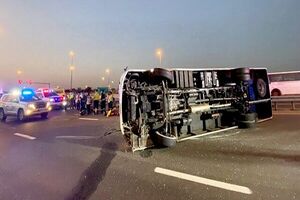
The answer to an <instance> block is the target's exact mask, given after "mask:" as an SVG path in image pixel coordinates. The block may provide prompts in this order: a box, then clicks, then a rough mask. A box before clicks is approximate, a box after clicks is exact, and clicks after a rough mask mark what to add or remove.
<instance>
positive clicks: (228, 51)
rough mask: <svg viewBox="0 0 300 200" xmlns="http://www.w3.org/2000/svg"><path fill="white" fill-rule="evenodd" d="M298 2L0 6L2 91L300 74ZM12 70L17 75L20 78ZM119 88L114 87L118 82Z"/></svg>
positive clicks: (110, 0) (150, 0) (98, 1)
mask: <svg viewBox="0 0 300 200" xmlns="http://www.w3.org/2000/svg"><path fill="white" fill-rule="evenodd" d="M299 10H300V1H299V0H264V1H263V0H219V1H217V0H205V1H204V0H203V1H202V0H194V1H192V0H186V1H183V0H181V1H179V0H172V1H171V0H168V1H167V0H119V1H114V0H106V1H103V0H93V1H92V0H81V1H80V0H72V1H71V0H69V1H67V0H48V1H46V0H26V1H25V0H0V88H1V87H4V88H8V87H10V86H11V85H12V84H16V82H17V79H19V78H20V79H22V80H25V79H32V80H33V81H40V82H51V84H52V86H57V85H59V86H62V87H69V85H70V72H69V67H68V65H69V63H70V59H69V56H68V53H69V51H70V50H73V51H74V52H75V58H74V65H75V71H74V84H73V86H75V87H79V86H81V87H84V86H85V85H89V86H92V87H95V86H100V85H103V84H104V83H103V81H102V80H101V77H102V76H106V75H105V69H107V68H109V69H110V70H111V74H110V79H111V80H114V81H115V82H116V83H117V82H118V80H119V78H120V75H121V73H122V71H123V67H124V66H129V68H151V67H155V66H158V65H159V61H158V59H157V57H156V56H155V49H157V48H161V49H163V58H162V65H163V66H164V67H201V68H205V67H228V66H232V67H239V66H261V67H268V69H269V71H286V70H300V11H299ZM17 70H21V71H22V74H21V75H20V77H17V73H16V72H17ZM115 86H116V84H115Z"/></svg>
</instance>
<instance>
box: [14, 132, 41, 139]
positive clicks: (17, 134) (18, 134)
mask: <svg viewBox="0 0 300 200" xmlns="http://www.w3.org/2000/svg"><path fill="white" fill-rule="evenodd" d="M14 135H15V136H19V137H22V138H26V139H29V140H35V139H36V137H32V136H30V135H24V134H21V133H14Z"/></svg>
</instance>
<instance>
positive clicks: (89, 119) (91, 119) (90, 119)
mask: <svg viewBox="0 0 300 200" xmlns="http://www.w3.org/2000/svg"><path fill="white" fill-rule="evenodd" d="M78 119H81V120H86V121H98V120H99V119H95V118H87V117H84V118H83V117H81V118H78Z"/></svg>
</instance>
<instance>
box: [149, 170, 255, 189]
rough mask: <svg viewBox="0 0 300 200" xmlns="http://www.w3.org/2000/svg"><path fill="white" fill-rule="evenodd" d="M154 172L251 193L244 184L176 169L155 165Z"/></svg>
mask: <svg viewBox="0 0 300 200" xmlns="http://www.w3.org/2000/svg"><path fill="white" fill-rule="evenodd" d="M154 172H156V173H159V174H164V175H167V176H172V177H176V178H179V179H184V180H187V181H192V182H195V183H201V184H204V185H209V186H212V187H217V188H222V189H225V190H230V191H234V192H240V193H243V194H252V191H251V190H250V189H249V188H247V187H244V186H239V185H235V184H230V183H225V182H221V181H216V180H212V179H207V178H202V177H199V176H194V175H190V174H186V173H181V172H177V171H173V170H169V169H164V168H160V167H156V168H155V169H154Z"/></svg>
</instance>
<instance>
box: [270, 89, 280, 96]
mask: <svg viewBox="0 0 300 200" xmlns="http://www.w3.org/2000/svg"><path fill="white" fill-rule="evenodd" d="M271 95H272V96H281V92H280V91H279V90H277V89H275V90H272V92H271Z"/></svg>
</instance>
